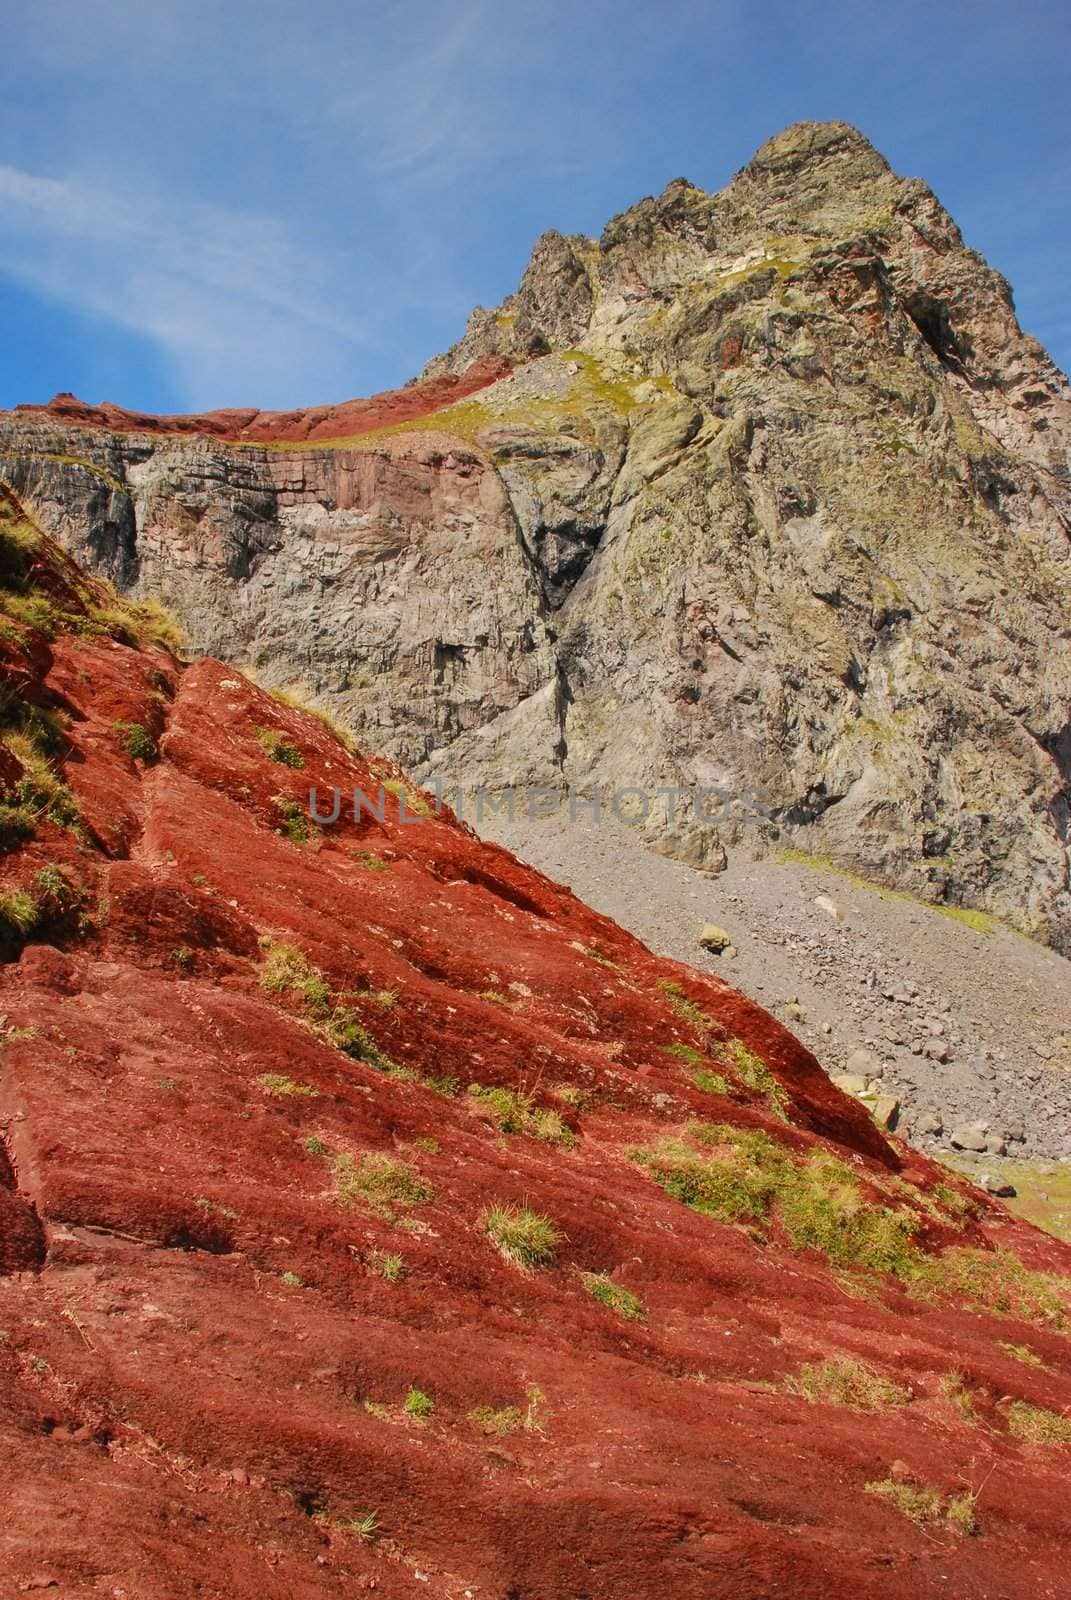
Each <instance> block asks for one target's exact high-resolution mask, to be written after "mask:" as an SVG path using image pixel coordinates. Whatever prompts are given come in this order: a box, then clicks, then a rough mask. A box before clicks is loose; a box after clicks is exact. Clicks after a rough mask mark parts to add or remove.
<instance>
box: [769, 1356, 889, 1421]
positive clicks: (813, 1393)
mask: <svg viewBox="0 0 1071 1600" xmlns="http://www.w3.org/2000/svg"><path fill="white" fill-rule="evenodd" d="M785 1388H786V1389H787V1390H788V1392H789V1393H790V1394H798V1395H801V1396H802V1397H803V1399H804V1400H809V1401H811V1403H812V1404H814V1405H829V1406H848V1407H849V1408H850V1409H851V1410H853V1411H889V1410H891V1409H893V1407H895V1406H906V1405H908V1404H909V1403H910V1400H911V1391H910V1389H905V1388H904V1387H903V1386H902V1385H901V1384H899V1383H895V1382H894V1381H893V1379H892V1378H887V1377H885V1375H884V1374H883V1373H880V1372H878V1371H877V1370H876V1369H875V1368H874V1367H871V1366H868V1365H867V1363H866V1362H865V1361H857V1360H855V1359H854V1357H852V1356H834V1357H832V1358H831V1359H830V1360H829V1361H823V1362H821V1363H815V1362H807V1363H805V1365H804V1366H802V1367H801V1368H800V1370H799V1371H798V1372H797V1373H793V1374H791V1375H790V1376H789V1377H787V1378H786V1379H785Z"/></svg>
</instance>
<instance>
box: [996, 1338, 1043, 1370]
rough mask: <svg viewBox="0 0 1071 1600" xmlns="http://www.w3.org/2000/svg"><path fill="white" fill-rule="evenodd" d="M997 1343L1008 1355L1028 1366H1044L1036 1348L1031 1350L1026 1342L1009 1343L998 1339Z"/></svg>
mask: <svg viewBox="0 0 1071 1600" xmlns="http://www.w3.org/2000/svg"><path fill="white" fill-rule="evenodd" d="M997 1343H998V1344H999V1345H1000V1348H1001V1349H1002V1350H1006V1351H1007V1353H1008V1355H1010V1356H1014V1357H1015V1359H1016V1361H1022V1362H1023V1363H1024V1365H1025V1366H1028V1367H1044V1365H1045V1363H1044V1361H1042V1359H1041V1357H1040V1356H1039V1355H1038V1353H1037V1351H1036V1350H1031V1348H1030V1346H1029V1345H1026V1344H1010V1343H1009V1342H1008V1341H1007V1340H1006V1339H998V1340H997Z"/></svg>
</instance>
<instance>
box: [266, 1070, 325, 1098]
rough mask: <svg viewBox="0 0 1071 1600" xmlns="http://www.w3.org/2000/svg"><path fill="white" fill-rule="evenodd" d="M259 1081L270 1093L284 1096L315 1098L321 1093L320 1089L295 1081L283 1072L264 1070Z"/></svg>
mask: <svg viewBox="0 0 1071 1600" xmlns="http://www.w3.org/2000/svg"><path fill="white" fill-rule="evenodd" d="M257 1082H258V1083H259V1084H260V1086H261V1088H262V1089H266V1090H267V1091H268V1093H269V1094H275V1095H282V1096H284V1097H293V1096H306V1097H307V1098H309V1099H313V1098H315V1096H316V1095H317V1094H318V1093H319V1090H318V1089H313V1088H311V1087H310V1086H309V1085H308V1084H307V1083H295V1082H294V1080H293V1078H288V1077H286V1075H285V1074H284V1073H282V1072H262V1073H261V1075H260V1077H259V1078H258V1079H257Z"/></svg>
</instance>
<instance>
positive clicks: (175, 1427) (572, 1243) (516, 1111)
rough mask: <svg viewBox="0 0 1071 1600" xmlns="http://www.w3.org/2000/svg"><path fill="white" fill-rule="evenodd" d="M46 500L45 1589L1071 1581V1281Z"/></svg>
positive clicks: (13, 1144)
mask: <svg viewBox="0 0 1071 1600" xmlns="http://www.w3.org/2000/svg"><path fill="white" fill-rule="evenodd" d="M0 513H2V521H3V527H2V530H0V531H2V533H3V538H2V541H0V562H2V572H0V577H2V580H3V585H4V588H3V593H2V594H0V605H2V606H3V608H4V610H5V612H6V614H7V616H6V620H3V621H2V625H0V648H2V652H3V678H4V693H3V696H2V707H3V717H4V722H5V732H4V738H5V745H4V747H3V748H4V750H5V754H4V757H3V779H4V784H5V789H6V795H7V799H6V802H5V804H4V806H3V809H2V810H0V826H2V830H3V842H4V845H5V853H4V855H3V856H2V858H0V863H2V878H3V885H2V890H0V892H2V894H3V896H4V898H3V900H2V902H0V930H2V933H3V941H4V954H5V957H6V960H5V963H4V965H3V966H2V967H0V987H2V991H3V992H2V994H0V1011H2V1012H3V1014H4V1020H3V1041H2V1051H0V1126H2V1134H3V1143H2V1145H0V1196H2V1206H0V1221H2V1226H3V1243H2V1247H0V1394H2V1407H0V1440H2V1449H3V1452H4V1457H5V1468H4V1474H3V1476H4V1482H5V1499H6V1505H5V1511H4V1516H3V1519H2V1522H0V1574H2V1575H3V1584H2V1585H0V1589H2V1592H3V1593H4V1594H5V1595H7V1594H17V1593H19V1592H22V1591H23V1590H28V1591H32V1590H36V1589H50V1590H52V1591H54V1592H56V1593H57V1594H59V1595H62V1596H66V1595H70V1596H74V1595H108V1596H124V1595H125V1596H137V1597H138V1600H186V1597H193V1596H198V1597H220V1600H222V1597H224V1596H225V1597H227V1600H245V1597H253V1596H256V1597H258V1600H312V1597H328V1596H349V1595H353V1594H356V1593H363V1592H365V1591H366V1590H367V1591H375V1592H376V1593H378V1594H381V1595H384V1596H389V1597H395V1596H397V1597H403V1596H406V1597H407V1596H415V1595H421V1596H437V1597H443V1600H445V1597H450V1600H462V1597H479V1600H506V1597H513V1600H521V1597H523V1600H565V1597H569V1600H580V1597H590V1600H603V1597H606V1600H609V1597H611V1596H613V1597H615V1600H625V1597H628V1600H646V1597H652V1600H653V1597H655V1596H659V1597H662V1596H672V1597H674V1600H720V1597H733V1600H737V1597H740V1600H742V1597H745V1596H747V1597H759V1596H763V1597H765V1596H786V1597H787V1596H792V1597H793V1600H810V1597H813V1600H837V1597H847V1596H851V1597H852V1600H867V1597H875V1600H877V1597H879V1596H880V1597H881V1600H908V1597H910V1600H918V1597H928V1596H938V1595H941V1596H947V1595H950V1594H955V1595H957V1596H959V1597H961V1600H975V1597H976V1600H981V1597H983V1596H987V1597H996V1596H1001V1597H1005V1600H1008V1597H1011V1600H1017V1597H1022V1600H1026V1597H1030V1600H1043V1597H1045V1596H1052V1597H1055V1596H1057V1595H1062V1594H1065V1593H1066V1572H1067V1566H1068V1561H1069V1559H1071V1530H1069V1527H1068V1522H1067V1496H1066V1485H1067V1464H1068V1450H1067V1446H1066V1445H1065V1444H1061V1443H1060V1442H1059V1440H1060V1437H1061V1435H1063V1434H1066V1432H1067V1431H1068V1421H1067V1417H1068V1409H1069V1407H1071V1347H1069V1344H1068V1340H1067V1337H1066V1333H1065V1325H1066V1317H1067V1314H1068V1313H1067V1303H1068V1292H1069V1290H1071V1284H1069V1283H1068V1281H1067V1280H1068V1278H1071V1253H1069V1252H1068V1251H1067V1250H1066V1249H1065V1248H1064V1247H1062V1246H1060V1245H1059V1244H1057V1243H1056V1242H1055V1241H1054V1240H1052V1239H1049V1238H1046V1237H1044V1236H1043V1235H1040V1234H1038V1233H1035V1232H1033V1231H1032V1230H1031V1229H1029V1228H1028V1227H1026V1226H1024V1225H1022V1224H1018V1223H1016V1222H1014V1221H1013V1220H1012V1219H1011V1218H1010V1217H1009V1216H1008V1215H1007V1213H1006V1212H1005V1211H1004V1210H1003V1208H1001V1207H1000V1206H999V1205H998V1204H996V1203H995V1202H991V1201H989V1200H988V1199H986V1197H984V1196H982V1195H980V1194H977V1193H975V1192H973V1191H970V1190H967V1189H966V1188H963V1187H960V1186H959V1185H958V1181H956V1180H952V1179H950V1178H949V1177H948V1175H947V1174H945V1175H942V1174H940V1173H939V1172H938V1171H937V1169H935V1168H933V1167H931V1166H930V1165H929V1164H927V1163H926V1162H924V1161H922V1160H921V1159H920V1158H918V1157H917V1156H913V1155H912V1154H911V1153H910V1152H909V1151H907V1150H906V1149H905V1148H903V1147H899V1146H890V1145H889V1144H887V1143H886V1142H885V1141H884V1140H883V1138H881V1137H880V1136H879V1134H878V1133H877V1132H876V1131H875V1129H874V1127H873V1125H872V1124H871V1123H870V1122H869V1121H868V1120H867V1119H866V1118H865V1116H864V1114H863V1113H862V1112H861V1111H860V1109H859V1108H858V1107H857V1106H856V1105H855V1103H854V1102H852V1101H850V1100H848V1099H845V1098H844V1097H842V1096H841V1095H840V1094H839V1093H838V1092H837V1091H835V1090H834V1089H833V1088H832V1087H831V1086H830V1085H829V1083H828V1081H827V1080H826V1078H825V1076H824V1074H823V1073H822V1071H821V1069H820V1068H819V1066H818V1064H817V1063H816V1062H815V1061H814V1059H813V1058H812V1057H811V1056H810V1055H808V1054H807V1052H806V1051H804V1050H803V1049H802V1047H801V1046H800V1045H799V1044H798V1043H797V1042H796V1041H795V1040H794V1039H793V1038H792V1037H791V1036H790V1035H789V1034H788V1033H786V1032H785V1031H784V1029H783V1028H781V1027H780V1026H779V1025H778V1023H777V1022H775V1021H774V1019H773V1018H771V1017H769V1016H767V1015H766V1014H765V1013H764V1012H762V1011H761V1010H759V1009H758V1008H756V1007H755V1006H754V1005H753V1004H751V1003H750V1002H749V1001H747V1000H745V999H744V998H743V997H742V996H740V995H739V994H737V993H735V992H734V991H733V990H732V989H730V988H729V987H728V986H726V985H724V984H722V983H720V982H718V981H716V980H714V979H709V978H703V977H700V976H699V975H697V974H695V973H693V972H691V971H689V970H687V969H684V968H679V967H676V966H674V965H673V964H671V963H669V962H666V961H661V960H658V959H656V958H655V957H654V956H652V955H651V954H650V952H649V951H647V950H646V949H644V948H643V947H642V946H641V945H640V944H638V943H637V942H636V941H635V940H634V939H632V938H631V937H629V936H628V935H626V934H625V933H623V932H622V931H621V930H620V929H619V928H617V927H615V926H614V925H613V924H611V923H609V922H607V921H605V920H604V919H603V918H601V917H599V916H597V915H595V914H594V913H593V912H591V911H589V910H588V909H587V908H586V907H585V906H583V905H581V904H580V903H579V902H578V901H577V900H576V899H575V898H574V897H573V896H572V895H571V894H570V893H569V892H568V891H567V890H565V889H562V888H559V887H558V886H556V885H554V884H553V883H550V882H548V881H547V880H546V879H544V878H541V877H540V876H539V875H538V874H536V873H534V872H531V871H529V870H528V869H527V868H525V867H523V866H522V865H520V864H519V863H518V862H517V861H515V860H514V859H513V858H512V857H510V856H509V855H507V854H506V853H505V852H503V851H501V850H499V849H497V848H494V847H490V846H487V845H484V844H481V843H479V842H478V841H477V840H476V839H475V838H474V837H473V836H472V835H471V834H470V833H469V832H468V831H466V830H465V829H464V828H462V827H460V826H458V825H457V824H455V823H454V822H452V821H451V820H449V819H448V818H446V817H443V818H434V817H433V818H429V819H425V820H423V821H421V822H419V823H417V824H403V823H402V822H401V821H400V820H399V810H398V798H397V795H396V794H394V793H389V794H388V795H387V798H386V814H385V819H384V822H383V823H382V825H381V824H379V823H378V822H376V821H375V820H370V819H369V818H368V817H365V818H364V819H363V820H362V822H361V824H360V826H354V824H353V821H352V818H351V819H350V820H348V821H342V822H340V823H339V824H338V825H336V826H334V827H331V828H325V829H324V830H323V831H322V832H321V833H316V832H315V831H313V832H309V833H306V829H305V827H304V824H303V821H302V813H303V809H304V805H305V802H306V799H307V795H308V789H309V786H310V783H314V784H316V785H317V786H319V788H320V791H321V794H324V793H325V792H326V790H328V789H329V788H331V787H334V786H339V787H341V788H342V789H344V790H346V791H349V790H352V788H353V787H354V785H355V784H356V785H358V786H360V787H362V788H363V789H365V790H366V791H374V789H375V787H376V784H377V782H378V780H379V777H380V775H381V773H378V772H377V771H376V769H375V765H374V763H372V762H370V761H369V760H368V759H367V758H366V757H364V756H362V755H356V754H351V753H350V752H349V751H347V750H346V749H344V748H343V747H342V745H341V744H340V743H339V742H338V740H337V739H336V738H335V736H334V735H333V734H332V732H331V731H330V730H329V729H328V728H327V727H326V726H325V725H324V724H323V723H322V722H321V721H319V720H317V719H316V718H315V717H314V716H312V715H310V714H307V713H305V712H303V711H300V710H297V709H294V708H291V707H289V706H284V705H282V704H280V703H278V702H277V701H275V700H273V699H271V698H269V697H268V696H267V695H265V694H264V693H262V692H261V691H260V690H259V689H258V688H256V687H255V686H254V685H253V684H251V683H249V682H247V681H246V680H244V679H242V678H240V677H238V676H237V675H236V674H234V673H233V672H232V671H230V670H229V669H227V668H226V667H224V666H222V665H221V664H220V663H218V662H215V661H208V660H204V661H199V662H197V663H195V664H193V665H190V666H182V665H180V664H179V663H178V662H176V661H175V660H174V659H173V658H172V657H171V656H170V655H169V653H168V652H167V651H166V650H165V649H164V648H162V647H161V646H155V645H153V644H152V643H151V642H150V640H149V630H148V621H147V619H146V618H144V617H143V616H140V615H135V614H133V613H131V612H129V611H125V612H124V611H122V610H121V609H119V610H117V609H115V606H114V602H113V603H112V605H111V609H109V604H108V597H107V595H106V594H105V593H104V591H103V589H102V588H101V587H100V586H99V585H95V584H91V583H89V582H88V581H87V580H85V579H84V578H82V577H81V576H80V575H79V574H78V573H77V571H76V570H75V569H74V568H72V567H71V566H70V565H69V564H68V563H67V562H66V560H65V558H64V557H62V556H61V555H60V554H59V552H58V551H57V550H56V548H55V547H53V546H50V545H49V544H48V543H47V541H41V540H39V539H38V536H37V535H36V534H35V532H34V530H33V529H32V528H30V527H28V526H27V525H26V524H25V522H24V521H23V520H22V519H21V513H20V511H19V508H18V507H17V506H15V505H14V504H13V503H12V502H11V501H10V500H5V502H4V504H3V506H2V507H0ZM139 635H140V638H141V644H140V645H139V644H138V643H137V642H136V641H137V639H138V637H139ZM382 771H384V772H386V775H387V778H388V780H389V781H390V782H391V783H392V784H394V786H395V788H396V789H397V790H399V791H400V792H402V793H404V788H403V785H402V783H401V781H400V780H399V779H398V777H397V775H396V774H391V773H390V772H389V771H387V770H386V769H382ZM303 834H304V835H305V837H302V836H303ZM469 1085H475V1086H477V1092H475V1093H473V1092H468V1086H469ZM493 1090H498V1091H499V1092H498V1093H497V1094H494V1093H492V1092H490V1091H493ZM503 1091H504V1092H503ZM689 1202H691V1203H689ZM511 1207H514V1208H528V1210H529V1211H531V1212H533V1213H536V1214H537V1215H538V1216H539V1217H543V1218H546V1219H549V1222H550V1224H551V1225H552V1231H550V1232H548V1231H547V1230H546V1229H542V1230H540V1229H539V1228H538V1227H534V1236H533V1237H530V1238H529V1240H528V1242H529V1244H531V1245H533V1246H534V1247H535V1249H536V1253H537V1254H538V1253H539V1251H540V1250H542V1252H543V1255H542V1259H540V1260H538V1261H536V1262H534V1263H532V1264H530V1265H529V1266H528V1267H524V1266H520V1265H517V1264H515V1263H514V1262H511V1261H510V1260H508V1259H506V1258H505V1257H504V1256H503V1254H502V1253H501V1252H500V1250H499V1249H498V1248H497V1247H496V1244H495V1242H494V1241H493V1239H492V1238H491V1237H490V1235H489V1231H488V1229H489V1225H490V1226H491V1227H492V1228H493V1227H494V1225H495V1223H496V1221H501V1217H496V1215H495V1208H498V1209H499V1210H500V1211H501V1210H505V1213H506V1219H507V1221H508V1220H510V1217H511V1215H512V1217H513V1220H514V1221H516V1220H517V1217H518V1216H521V1218H522V1220H523V1213H522V1212H520V1210H519V1209H518V1211H517V1212H514V1213H511V1212H510V1208H511ZM700 1207H705V1209H699V1208H700ZM889 1268H891V1269H893V1270H892V1271H889V1270H885V1269H889ZM868 1408H869V1409H868ZM1039 1437H1040V1438H1042V1439H1047V1440H1049V1441H1052V1442H1048V1443H1039V1442H1032V1441H1036V1440H1037V1439H1038V1438H1039ZM868 1485H870V1486H872V1487H871V1488H870V1490H869V1491H868V1489H867V1486H868ZM907 1512H910V1513H912V1515H908V1514H906V1513H907ZM913 1517H915V1518H919V1519H921V1520H913ZM972 1523H973V1524H974V1526H975V1527H976V1530H977V1531H976V1532H974V1533H972V1532H970V1531H969V1529H970V1527H971V1525H972Z"/></svg>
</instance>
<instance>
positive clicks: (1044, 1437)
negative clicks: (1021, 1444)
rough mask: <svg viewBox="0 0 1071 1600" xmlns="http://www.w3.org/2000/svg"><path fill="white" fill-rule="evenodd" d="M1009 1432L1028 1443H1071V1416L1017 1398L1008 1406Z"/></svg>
mask: <svg viewBox="0 0 1071 1600" xmlns="http://www.w3.org/2000/svg"><path fill="white" fill-rule="evenodd" d="M1008 1432H1009V1433H1011V1434H1014V1435H1015V1437H1016V1438H1017V1439H1025V1440H1026V1441H1027V1443H1028V1444H1049V1445H1060V1444H1071V1417H1065V1416H1062V1415H1061V1413H1060V1412H1059V1411H1046V1410H1045V1408H1044V1406H1032V1405H1028V1404H1027V1402H1026V1401H1025V1400H1016V1401H1015V1402H1014V1403H1013V1404H1012V1405H1011V1406H1009V1408H1008Z"/></svg>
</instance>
